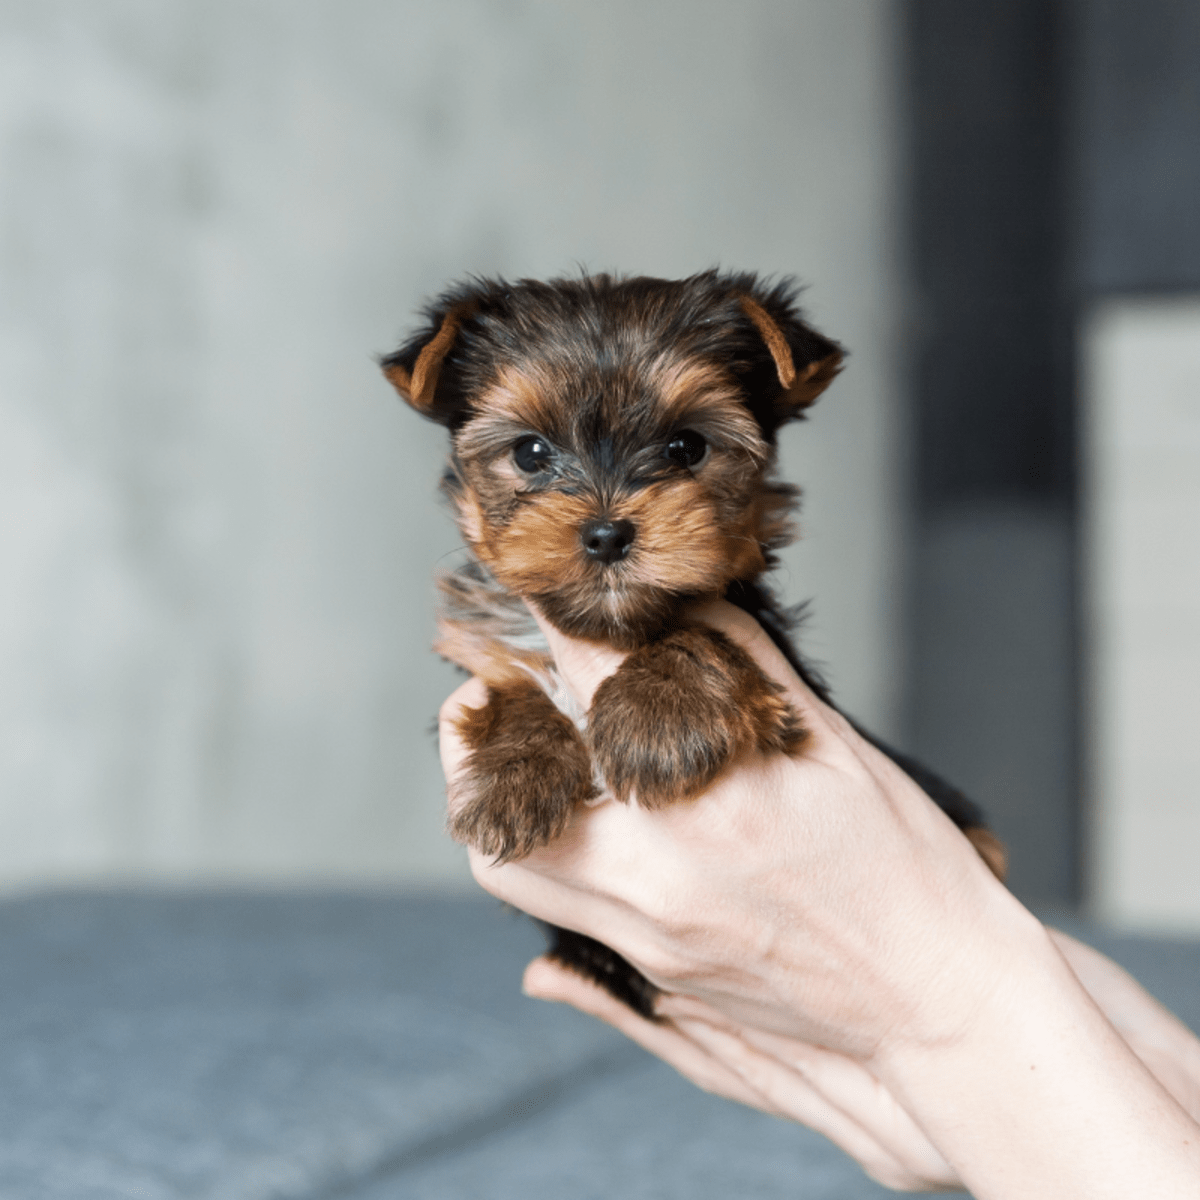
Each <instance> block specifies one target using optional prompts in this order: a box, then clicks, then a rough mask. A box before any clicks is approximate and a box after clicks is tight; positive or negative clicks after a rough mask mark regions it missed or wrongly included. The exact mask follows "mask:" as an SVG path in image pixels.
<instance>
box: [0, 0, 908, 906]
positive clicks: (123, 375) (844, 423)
mask: <svg viewBox="0 0 1200 1200" xmlns="http://www.w3.org/2000/svg"><path fill="white" fill-rule="evenodd" d="M892 17H893V11H892V6H891V4H890V3H888V2H887V0H836V2H835V0H806V2H803V3H801V2H796V0H743V2H739V3H736V4H735V3H720V2H717V0H686V2H685V0H679V2H677V3H676V2H665V0H657V2H649V3H647V2H632V0H618V2H614V3H605V4H589V3H586V2H584V0H570V2H551V0H526V2H515V0H511V2H504V3H502V2H499V0H496V2H485V0H448V2H444V3H439V4H420V3H397V2H395V0H393V2H385V0H346V2H341V3H333V2H332V0H314V2H312V3H307V4H294V3H287V2H284V0H237V3H233V2H232V0H179V2H177V3H173V4H169V5H168V4H157V3H154V2H153V0H141V2H139V0H124V2H122V0H75V2H71V0H0V189H2V190H0V564H2V566H0V886H9V887H12V886H28V885H40V884H44V883H47V882H52V881H78V880H84V879H91V880H114V881H115V880H130V879H149V878H156V879H164V878H165V879H178V880H202V881H220V880H237V881H256V882H267V881H272V880H291V881H296V880H313V881H319V880H359V881H379V882H393V883H394V882H408V883H413V884H419V883H425V884H429V883H439V884H443V885H455V884H462V883H464V882H465V880H466V873H465V870H464V866H463V860H462V856H461V853H460V852H459V851H458V850H457V848H455V847H453V846H452V845H451V844H450V843H448V842H447V841H446V839H445V838H444V836H443V835H442V832H441V823H442V814H441V803H442V802H441V779H440V773H439V770H438V766H437V762H436V757H435V754H434V751H433V746H432V741H431V739H430V737H429V736H428V733H427V728H428V725H429V721H430V718H431V716H432V714H433V712H434V711H435V709H436V707H437V704H438V702H439V701H440V699H441V697H442V696H443V695H444V693H445V692H446V691H447V690H449V688H450V687H451V686H452V685H453V677H452V675H451V673H450V672H449V670H448V669H446V668H445V667H444V666H442V665H441V664H439V663H437V662H436V661H435V660H434V659H433V657H432V656H431V655H430V654H429V652H428V651H427V649H426V645H427V642H428V641H429V637H430V632H431V624H432V615H431V603H430V584H429V578H430V574H431V572H432V570H433V569H434V567H435V565H436V563H437V562H438V560H439V559H440V558H441V557H442V556H443V555H445V554H446V553H447V552H449V551H451V550H452V549H453V548H454V546H455V544H456V542H455V537H454V534H453V531H452V529H451V527H450V525H449V522H448V521H447V520H446V519H445V518H444V517H442V516H440V515H438V514H437V513H436V511H435V503H434V499H433V494H434V484H435V477H436V473H437V467H438V459H439V457H440V453H441V441H440V437H439V434H438V431H437V430H435V429H433V428H427V427H425V426H423V425H422V424H421V423H420V422H418V421H417V420H416V419H415V418H413V417H412V415H411V414H410V413H408V412H407V411H405V410H403V409H402V406H401V405H400V404H399V403H398V402H397V401H396V400H395V398H394V397H393V396H392V394H391V393H390V390H389V389H388V388H387V387H386V385H384V384H383V383H382V382H381V381H380V380H379V379H378V378H377V375H376V371H375V368H374V367H373V365H372V354H373V353H375V352H378V351H382V350H386V349H388V348H389V347H390V346H391V345H392V344H393V343H394V340H395V339H396V338H397V337H398V335H399V334H400V333H401V332H402V331H403V330H404V328H405V326H406V324H407V322H408V321H409V320H410V316H411V313H412V311H413V309H414V307H415V306H416V305H417V303H418V302H419V300H420V298H421V297H422V295H423V294H425V293H427V292H429V291H431V290H433V289H435V288H437V287H439V286H440V285H441V284H442V283H443V282H444V281H446V280H447V279H449V278H451V277H454V276H457V275H459V274H461V273H463V272H468V271H472V272H503V273H508V274H512V275H535V276H536V275H543V274H547V273H553V272H558V271H562V270H570V269H572V268H573V267H574V265H575V264H577V263H583V264H586V265H587V266H589V267H593V268H617V269H622V270H630V271H636V272H653V273H661V274H667V275H675V274H682V273H687V272H691V271H694V270H697V269H700V268H703V267H706V266H709V265H711V264H714V263H721V264H724V265H729V266H738V267H752V268H760V269H763V270H767V271H786V272H796V273H798V274H800V275H802V276H803V277H804V278H805V279H806V280H807V281H809V282H810V284H811V285H812V287H811V292H810V294H809V302H810V306H811V310H812V313H813V314H814V316H815V318H816V320H817V321H818V323H819V324H820V325H821V326H823V327H825V328H826V329H827V330H828V331H829V332H830V333H832V334H834V335H835V336H837V337H839V338H841V339H843V340H844V341H845V342H846V343H847V344H848V345H849V346H850V347H851V348H852V350H853V358H852V359H851V364H850V367H849V369H848V371H847V372H846V374H845V376H844V377H843V379H842V380H841V381H840V382H839V383H838V384H837V386H836V387H835V388H834V390H833V391H832V393H831V394H829V395H828V397H827V398H826V399H825V400H824V401H823V402H822V404H821V406H820V408H819V409H818V411H817V412H816V413H815V415H814V417H813V419H812V421H811V422H809V423H808V425H807V426H805V427H800V428H797V429H793V430H791V431H789V433H788V434H787V435H786V436H785V440H784V457H785V460H786V463H787V467H788V470H789V472H791V473H792V474H794V475H795V476H797V477H799V478H801V479H803V480H804V482H805V484H806V486H807V491H808V496H809V503H808V509H807V514H808V515H807V519H806V521H805V530H806V534H807V540H806V542H805V545H804V547H803V548H801V549H800V550H798V551H797V552H795V553H793V554H791V555H789V557H788V560H787V563H788V570H787V577H786V589H787V591H788V593H789V595H790V596H791V597H792V598H794V599H800V598H803V597H805V596H810V595H811V596H814V597H815V598H816V601H817V605H816V617H815V619H814V621H813V623H812V626H811V631H810V635H809V641H808V644H809V646H810V648H811V649H812V650H813V651H814V653H815V654H816V656H817V657H818V658H820V659H822V660H824V661H826V662H827V663H828V664H829V666H830V670H831V674H832V676H833V678H834V680H835V682H836V684H837V687H838V691H839V693H840V694H841V695H842V696H843V697H844V698H845V700H846V701H847V703H848V704H849V706H850V707H851V708H852V710H854V711H855V712H857V713H858V714H860V715H862V716H863V717H865V718H866V719H867V720H869V721H871V722H873V723H874V724H875V725H876V726H877V727H878V728H880V729H881V731H882V732H884V733H888V732H892V731H893V730H894V726H895V704H896V695H897V677H898V664H897V638H896V593H897V588H896V586H895V572H896V564H897V559H898V556H897V539H898V536H899V532H900V530H899V518H898V516H897V483H896V479H897V462H896V451H895V445H896V440H897V439H896V428H895V417H896V414H895V405H896V393H895V389H894V387H893V378H894V371H893V361H894V355H893V343H894V334H895V330H894V308H893V276H894V263H893V259H894V255H893V240H894V226H893V211H892V210H893V207H894V189H893V181H892V177H893V144H894V139H893V129H892V122H893V119H894V108H895V104H894V97H893V71H892V55H891V47H892Z"/></svg>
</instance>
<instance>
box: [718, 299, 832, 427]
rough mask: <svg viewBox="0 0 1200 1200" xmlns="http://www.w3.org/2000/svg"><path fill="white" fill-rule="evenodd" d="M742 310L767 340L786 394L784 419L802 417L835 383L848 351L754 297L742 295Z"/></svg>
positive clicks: (781, 417)
mask: <svg viewBox="0 0 1200 1200" xmlns="http://www.w3.org/2000/svg"><path fill="white" fill-rule="evenodd" d="M740 299H741V304H742V309H743V311H744V312H745V314H746V316H748V317H749V318H750V320H751V321H753V322H754V326H755V328H756V329H757V330H758V332H759V333H760V334H761V335H762V340H763V341H764V342H766V344H767V349H768V350H769V351H770V352H771V357H772V358H773V359H774V360H775V371H776V373H777V374H778V376H779V382H780V385H781V386H782V387H783V395H782V396H781V397H780V398H779V402H778V407H779V411H778V413H777V416H778V417H779V420H780V422H781V423H782V422H783V421H790V420H791V419H792V418H794V417H798V416H799V415H800V414H801V413H802V412H803V411H804V409H806V408H808V406H809V405H810V404H812V403H813V402H814V401H815V400H816V398H817V397H818V396H819V395H820V394H821V393H822V392H823V391H824V390H825V389H826V388H827V387H828V386H829V385H830V384H831V383H832V382H833V380H834V376H836V375H837V373H838V372H839V371H840V370H841V369H842V360H843V358H844V357H845V355H844V352H843V350H842V348H841V346H839V345H838V344H837V342H835V341H832V340H830V339H829V338H827V337H825V336H824V335H823V334H820V333H818V332H817V331H816V330H815V329H813V328H812V327H811V326H809V325H806V324H805V323H804V322H803V321H802V320H800V318H799V317H797V316H794V315H793V314H791V313H787V314H786V315H783V316H781V317H780V318H779V319H777V318H775V317H773V316H772V315H771V314H770V313H769V312H767V310H766V309H765V308H764V307H763V306H762V305H761V304H760V303H759V302H758V301H757V300H754V299H752V298H751V297H750V296H742V297H740Z"/></svg>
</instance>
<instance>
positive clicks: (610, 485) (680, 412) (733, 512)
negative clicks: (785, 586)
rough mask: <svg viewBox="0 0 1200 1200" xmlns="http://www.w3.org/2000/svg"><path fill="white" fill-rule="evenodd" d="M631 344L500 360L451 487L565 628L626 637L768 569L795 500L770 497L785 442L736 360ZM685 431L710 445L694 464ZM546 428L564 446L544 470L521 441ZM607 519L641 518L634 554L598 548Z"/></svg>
mask: <svg viewBox="0 0 1200 1200" xmlns="http://www.w3.org/2000/svg"><path fill="white" fill-rule="evenodd" d="M631 357H632V358H633V360H634V361H633V362H625V363H622V362H617V363H615V364H612V365H610V366H609V367H607V368H603V367H600V366H598V365H595V364H588V365H586V366H584V367H580V366H578V365H574V366H573V365H572V364H570V363H564V362H561V361H560V362H553V361H544V360H543V361H537V360H535V361H532V362H529V363H526V364H522V365H521V366H520V367H516V366H508V367H506V368H504V369H502V370H500V371H499V372H498V373H497V376H496V378H495V379H494V381H493V382H492V384H491V385H490V386H489V387H488V388H487V389H486V390H485V391H484V392H483V394H482V395H480V396H479V398H478V399H477V401H476V402H475V404H474V405H473V409H474V415H473V416H472V417H471V418H470V419H469V420H468V421H466V423H465V424H464V425H463V426H462V427H461V429H459V430H458V432H457V433H456V435H455V437H454V460H453V461H454V467H455V470H456V474H457V482H456V483H454V484H452V485H451V486H450V488H449V490H450V493H451V497H452V499H453V501H454V503H455V506H456V508H457V513H458V520H459V525H460V527H461V529H462V532H463V535H464V536H465V537H466V539H467V540H468V542H469V543H470V545H471V547H472V549H473V550H474V551H475V553H476V555H477V556H478V557H479V559H480V560H481V561H482V562H483V563H484V564H485V565H486V566H487V567H488V569H489V570H490V571H491V572H492V574H493V575H494V576H495V577H496V579H497V580H498V581H499V582H500V583H501V584H502V585H503V586H504V587H506V588H507V589H508V590H510V591H512V592H515V593H516V594H518V595H520V596H522V597H524V598H526V599H528V600H532V601H533V602H534V603H535V604H537V606H538V607H539V608H540V609H541V610H542V611H543V612H544V613H545V615H546V616H547V618H548V619H549V620H550V621H551V622H552V623H553V624H554V625H556V626H558V627H559V628H560V629H562V630H563V632H565V633H569V634H573V635H574V636H577V637H585V638H595V639H600V640H604V641H607V642H610V643H613V644H616V645H619V646H621V645H623V646H633V645H637V644H640V643H641V642H643V641H645V640H646V638H647V637H649V636H653V634H654V633H655V632H657V631H658V628H659V627H660V626H661V625H662V623H663V622H664V621H665V620H666V618H667V616H668V615H669V613H670V612H671V610H672V609H673V607H674V606H675V605H676V604H677V603H678V601H679V599H680V598H681V597H689V596H708V595H719V594H720V593H721V592H722V591H723V590H724V588H725V586H726V585H727V584H728V583H730V582H731V581H732V580H735V579H749V578H753V577H754V576H756V575H758V574H760V573H761V572H762V571H763V570H764V569H765V567H766V562H765V559H764V550H765V548H766V546H767V545H770V544H771V543H772V541H773V540H777V535H778V523H779V515H780V514H779V509H780V507H781V506H786V503H787V501H786V500H785V499H783V498H782V497H780V496H778V495H777V494H775V493H773V492H767V493H766V494H765V495H764V489H763V479H764V472H765V471H766V469H767V467H768V466H769V464H770V460H771V457H772V453H771V447H770V446H769V445H768V443H767V442H766V441H765V440H764V439H763V437H762V434H761V432H760V430H759V428H758V426H757V424H756V422H755V421H754V419H753V418H752V417H751V415H750V414H749V412H748V411H747V410H746V407H745V405H744V404H743V402H742V399H741V396H740V394H739V393H738V390H737V388H736V386H735V384H734V382H733V381H732V380H731V379H730V378H729V377H728V376H727V375H726V374H725V372H723V371H722V370H721V369H720V368H719V367H717V366H714V365H712V364H704V363H696V362H687V361H680V360H678V359H674V358H672V357H671V356H669V355H667V354H663V353H661V352H659V353H657V354H654V355H651V354H650V353H649V352H648V353H647V354H646V355H633V356H631ZM683 431H689V433H690V434H691V435H699V437H700V438H702V439H703V443H704V451H703V457H702V458H701V459H700V460H699V461H697V462H695V463H693V464H692V465H690V466H689V465H684V464H683V463H681V462H679V461H677V460H674V459H672V458H671V457H668V452H667V448H668V446H669V445H670V444H671V442H672V439H673V438H675V437H676V436H677V435H678V434H680V433H681V432H683ZM531 436H536V437H539V438H541V439H543V443H544V445H545V447H546V448H547V449H549V450H550V454H549V455H548V457H547V459H546V461H545V465H544V467H543V468H542V469H539V470H535V471H532V472H531V471H529V470H523V469H522V468H521V466H520V465H519V463H518V460H517V455H516V453H515V448H516V447H518V446H519V445H520V443H521V442H522V440H523V439H526V438H529V437H531ZM694 444H695V443H694V439H693V445H694ZM596 520H601V521H622V522H628V523H629V526H630V527H631V529H632V533H631V537H632V540H631V541H630V544H629V546H628V550H627V552H626V554H625V556H624V557H623V558H621V559H620V560H619V561H615V562H602V561H598V560H597V559H596V558H595V557H593V556H592V555H589V553H588V552H587V550H586V548H585V539H584V536H583V535H584V532H585V526H586V525H587V523H588V522H591V521H596ZM764 543H765V545H764Z"/></svg>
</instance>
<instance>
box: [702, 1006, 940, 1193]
mask: <svg viewBox="0 0 1200 1200" xmlns="http://www.w3.org/2000/svg"><path fill="white" fill-rule="evenodd" d="M679 1028H680V1029H681V1030H682V1031H683V1032H684V1033H686V1034H687V1036H688V1037H689V1038H691V1039H693V1040H694V1041H696V1042H697V1043H698V1044H699V1045H701V1046H702V1047H704V1048H705V1049H706V1050H708V1052H709V1054H710V1055H711V1056H712V1057H713V1058H715V1059H718V1060H719V1061H720V1062H722V1063H723V1064H726V1065H727V1066H729V1067H731V1068H732V1069H733V1070H734V1071H735V1072H736V1073H737V1074H738V1075H740V1076H741V1077H742V1078H743V1079H744V1080H745V1081H746V1083H747V1084H748V1085H749V1086H750V1087H751V1088H753V1089H754V1091H756V1092H758V1093H760V1094H761V1095H762V1096H763V1097H764V1098H765V1099H766V1100H767V1102H768V1103H769V1104H771V1105H772V1106H773V1107H774V1108H776V1109H777V1110H778V1111H779V1112H780V1113H782V1115H783V1116H785V1117H788V1118H789V1119H791V1120H793V1121H796V1122H797V1123H799V1124H801V1125H806V1126H808V1128H810V1129H813V1130H816V1132H817V1133H820V1134H821V1135H822V1136H824V1137H827V1138H828V1139H829V1140H830V1141H831V1142H833V1144H834V1145H835V1146H837V1147H838V1148H839V1149H841V1150H843V1151H844V1152H845V1153H846V1154H848V1155H850V1157H851V1158H853V1159H854V1160H855V1161H856V1162H857V1163H858V1164H859V1165H860V1166H861V1167H862V1168H863V1170H864V1171H866V1173H867V1174H868V1175H870V1176H871V1177H872V1178H873V1179H875V1180H877V1181H878V1182H879V1183H882V1184H884V1186H886V1187H890V1188H892V1189H893V1190H895V1191H909V1192H911V1191H927V1190H929V1188H930V1186H931V1185H933V1186H936V1185H937V1183H938V1181H937V1180H936V1179H931V1178H930V1177H929V1176H927V1175H924V1174H921V1173H919V1172H916V1171H914V1170H912V1169H911V1168H910V1166H909V1165H908V1164H907V1163H906V1162H904V1161H903V1160H902V1159H901V1158H899V1157H897V1155H896V1154H895V1153H893V1151H892V1149H891V1148H890V1147H889V1146H887V1145H885V1144H884V1143H882V1142H881V1141H880V1140H879V1139H878V1138H877V1137H875V1136H874V1134H873V1132H872V1131H871V1129H870V1128H869V1127H866V1126H864V1125H863V1124H860V1122H859V1121H858V1120H855V1118H854V1117H852V1116H849V1115H847V1113H846V1112H845V1111H844V1110H842V1109H841V1108H840V1107H839V1106H838V1105H837V1104H834V1103H831V1102H830V1100H829V1099H828V1098H827V1097H826V1096H824V1095H823V1094H822V1093H821V1091H820V1089H819V1088H817V1087H815V1086H814V1085H813V1084H812V1083H811V1082H810V1081H809V1080H808V1079H806V1078H805V1076H804V1075H803V1074H801V1073H800V1072H798V1071H795V1070H792V1069H790V1067H789V1065H788V1064H786V1063H785V1062H783V1061H781V1060H780V1059H778V1058H775V1057H774V1056H771V1055H767V1054H762V1053H760V1052H759V1051H758V1050H756V1049H755V1048H754V1047H753V1046H752V1045H750V1044H749V1043H748V1042H747V1041H745V1040H743V1039H742V1038H741V1037H738V1036H737V1035H736V1034H734V1033H731V1032H729V1031H728V1030H727V1029H717V1028H714V1027H713V1026H711V1025H708V1024H707V1023H705V1022H703V1021H695V1020H691V1019H684V1020H682V1021H680V1022H679Z"/></svg>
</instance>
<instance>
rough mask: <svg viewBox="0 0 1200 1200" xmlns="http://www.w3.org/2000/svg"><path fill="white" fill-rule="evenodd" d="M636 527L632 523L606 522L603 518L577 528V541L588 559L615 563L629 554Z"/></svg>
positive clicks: (587, 522) (586, 522)
mask: <svg viewBox="0 0 1200 1200" xmlns="http://www.w3.org/2000/svg"><path fill="white" fill-rule="evenodd" d="M636 533H637V526H635V525H634V523H633V522H632V521H608V520H605V519H603V518H601V519H599V520H596V521H585V522H584V523H583V524H582V525H581V526H580V527H579V540H580V541H581V542H582V543H583V548H584V550H586V551H587V553H588V556H589V557H590V558H594V559H596V561H597V562H602V563H615V562H620V561H621V559H623V558H624V557H625V555H627V554H628V553H629V547H630V546H632V545H633V539H634V535H635V534H636Z"/></svg>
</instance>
